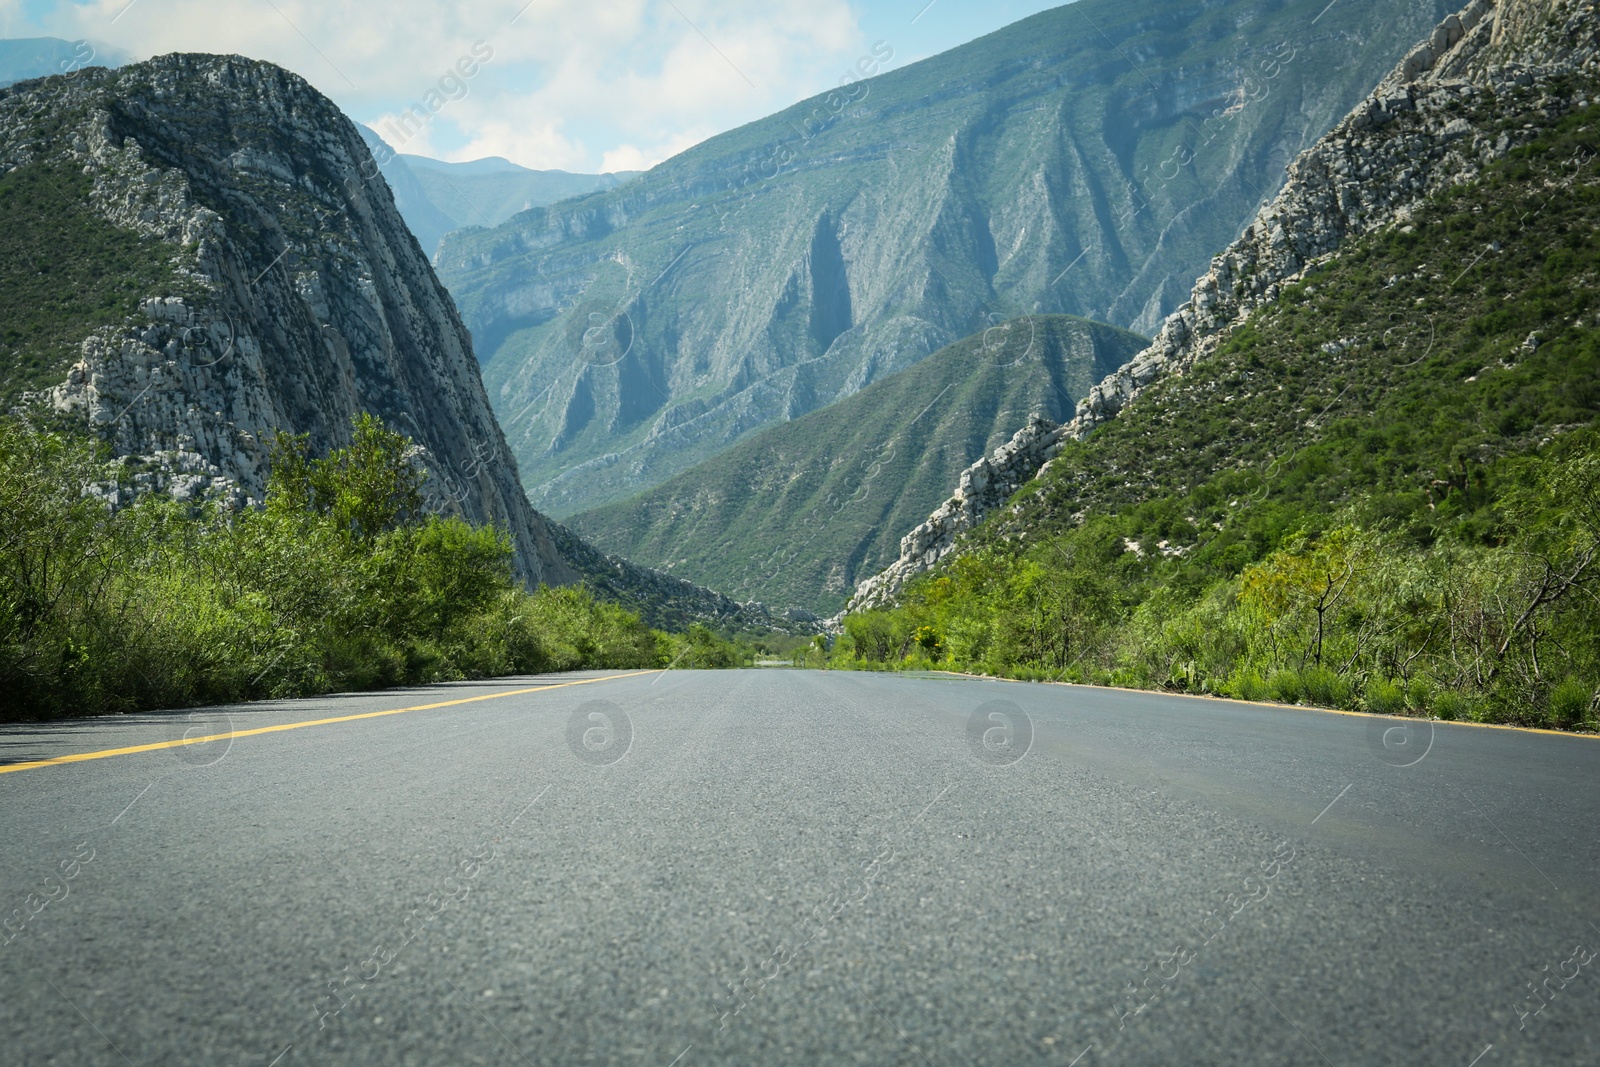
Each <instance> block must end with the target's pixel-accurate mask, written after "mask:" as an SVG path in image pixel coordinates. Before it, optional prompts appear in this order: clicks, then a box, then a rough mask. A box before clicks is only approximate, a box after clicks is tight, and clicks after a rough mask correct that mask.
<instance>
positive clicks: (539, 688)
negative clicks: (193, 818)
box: [0, 671, 658, 774]
mask: <svg viewBox="0 0 1600 1067" xmlns="http://www.w3.org/2000/svg"><path fill="white" fill-rule="evenodd" d="M656 673H658V672H656V671H634V672H632V673H631V674H610V675H607V676H605V677H604V678H580V679H579V680H578V681H575V682H554V683H551V684H550V685H536V686H534V687H532V688H531V689H508V690H506V691H505V692H503V693H485V694H483V695H482V696H475V697H462V698H461V699H460V700H441V701H440V702H439V703H437V704H417V705H415V706H413V707H409V708H390V709H388V710H387V711H364V712H362V713H361V714H359V715H340V716H338V717H337V718H333V719H312V720H310V721H309V722H286V723H280V724H279V725H277V726H261V727H258V728H256V729H254V730H235V731H233V732H231V733H226V734H210V735H209V736H206V737H186V738H181V739H179V740H177V741H158V742H156V743H155V744H150V745H133V746H130V747H128V748H105V749H101V750H100V751H98V752H78V753H74V754H73V755H70V756H54V757H52V758H50V759H41V760H32V761H30V762H28V763H11V764H7V765H4V766H0V774H10V773H11V772H12V771H25V770H28V769H30V768H33V767H54V766H56V765H58V764H62V763H82V762H84V761H85V760H96V759H106V758H107V757H109V756H130V755H132V754H134V753H135V752H155V751H157V750H159V749H163V748H179V747H182V746H183V745H203V744H205V743H206V742H207V741H225V740H231V739H232V738H235V737H254V736H256V735H257V734H275V733H278V732H279V731H280V730H299V729H302V728H304V727H307V726H327V725H329V724H331V723H336V722H355V721H356V720H357V719H377V718H380V717H382V716H384V715H402V714H404V713H406V712H408V711H430V710H432V709H433V708H450V707H455V706H456V705H458V704H473V703H476V702H477V701H480V700H498V699H499V698H501V697H516V696H523V695H524V694H527V693H542V692H544V691H545V690H547V689H565V688H566V687H567V686H569V685H588V684H589V683H590V682H614V681H616V680H617V679H619V678H637V677H639V676H640V675H641V674H656Z"/></svg>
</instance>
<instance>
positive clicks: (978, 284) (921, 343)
mask: <svg viewBox="0 0 1600 1067" xmlns="http://www.w3.org/2000/svg"><path fill="white" fill-rule="evenodd" d="M1445 10H1446V9H1445V7H1444V6H1443V4H1442V3H1436V2H1432V0H1430V2H1428V3H1423V4H1416V3H1404V2H1400V0H1357V2H1353V3H1352V2H1348V0H1347V2H1345V3H1340V4H1334V5H1329V4H1327V3H1326V0H1297V2H1288V3H1286V2H1283V0H1186V2H1181V3H1173V2H1171V0H1133V2H1126V0H1082V2H1080V3H1075V4H1072V5H1069V6H1066V7H1062V8H1058V9H1055V10H1052V11H1048V12H1044V13H1042V14H1039V15H1036V16H1034V17H1032V18H1030V19H1027V20H1024V21H1022V22H1019V23H1017V24H1015V25H1013V26H1010V27H1007V28H1005V29H1003V30H1001V31H999V32H997V33H994V34H991V35H989V36H986V37H984V38H981V39H979V40H977V41H973V42H971V43H969V44H966V45H963V46H961V47H960V48H956V49H953V50H951V51H950V52H947V53H944V54H942V55H940V56H936V57H933V58H931V59H928V60H925V61H922V62H920V63H916V64H914V65H910V66H907V67H905V68H903V69H898V70H891V69H888V68H889V67H891V66H892V64H893V56H894V42H892V41H884V42H879V43H878V44H877V45H876V46H875V47H874V49H873V51H872V53H871V54H869V55H865V56H863V57H862V58H861V61H860V62H859V63H858V64H856V65H855V67H854V68H853V69H852V70H851V71H849V72H847V75H846V77H845V78H843V79H841V81H842V82H843V83H844V84H843V85H842V86H841V88H839V89H838V90H837V91H834V92H830V93H827V94H824V95H822V96H818V97H815V98H812V99H810V100H807V101H804V102H802V103H800V104H797V105H796V106H794V107H792V108H789V109H787V110H785V111H783V112H780V113H778V114H776V115H774V116H771V117H770V118H768V119H764V120H762V121H760V122H756V123H752V124H750V125H748V126H745V127H743V128H740V129H738V130H734V131H731V132H729V133H725V134H722V135H720V136H718V137H714V138H712V139H710V140H708V141H706V142H704V143H702V144H700V145H697V146H696V147H694V148H692V149H690V150H688V151H686V152H684V153H682V154H680V155H679V156H676V157H674V158H673V159H671V160H668V161H667V162H665V163H663V164H661V165H659V166H657V167H656V168H654V169H653V170H651V171H650V172H649V173H647V174H646V175H644V176H642V177H640V178H638V179H636V180H634V181H632V182H630V183H628V184H627V185H625V186H623V187H621V188H619V189H615V190H611V191H608V192H604V193H598V194H595V195H592V196H589V197H584V198H581V199H578V200H573V201H568V202H565V203H563V204H560V205H556V206H553V207H548V208H544V209H536V210H533V211H530V212H525V213H523V214H521V215H518V216H516V217H515V218H513V219H511V220H510V221H508V222H506V223H505V224H503V225H501V226H499V227H496V228H494V229H490V230H484V231H481V232H475V231H464V232H462V233H460V234H457V235H455V236H453V237H452V238H451V239H450V240H448V241H446V242H445V245H444V246H443V247H442V248H441V250H440V253H439V256H438V265H439V269H440V273H441V276H442V277H443V278H444V280H445V282H446V284H448V285H449V286H450V289H451V292H452V293H454V294H455V296H456V298H457V300H458V301H459V302H460V305H461V308H462V312H463V315H464V317H465V318H466V321H467V323H468V326H469V327H470V328H471V330H472V332H473V336H474V338H475V341H476V343H477V345H478V349H479V352H480V355H481V356H482V358H483V359H484V360H485V369H484V375H485V381H486V384H487V385H488V388H489V392H490V398H491V401H492V403H493V404H494V405H495V408H496V411H497V412H499V413H500V415H501V419H502V423H503V425H504V426H505V428H506V433H507V438H508V441H509V442H510V444H511V447H512V449H513V451H514V452H515V453H516V455H517V458H518V460H519V463H520V464H521V469H522V471H523V474H524V478H525V479H526V483H527V486H528V488H529V491H530V494H531V495H532V499H533V500H534V502H535V504H536V505H537V506H539V507H541V508H543V509H545V510H547V511H550V512H551V513H552V514H556V515H570V514H574V513H576V512H577V511H580V510H584V509H587V508H592V507H595V506H597V505H600V504H603V503H606V502H610V501H615V500H620V499H623V498H625V497H628V496H631V495H633V494H634V493H637V492H638V491H639V490H640V489H642V488H646V487H649V486H651V485H655V484H659V483H660V482H662V481H664V480H666V479H667V478H669V477H671V476H672V475H673V474H675V473H677V472H678V471H681V470H684V469H687V468H688V467H690V466H692V465H694V464H695V463H698V462H700V461H702V460H705V459H707V458H709V457H710V456H712V455H714V454H716V453H717V452H719V451H721V450H722V449H725V448H727V447H729V446H730V445H731V444H733V443H734V442H736V441H738V440H739V439H741V438H742V437H744V436H746V435H748V434H750V433H752V432H754V431H756V430H758V429H760V428H761V427H763V426H766V425H770V424H773V423H776V422H780V421H784V420H788V419H793V418H796V417H798V416H800V415H803V414H805V413H806V412H808V411H811V410H814V409H816V408H819V407H822V406H824V405H826V404H828V403H830V402H832V401H834V400H837V399H841V398H843V397H845V396H848V395H850V394H851V393H853V392H855V391H857V390H859V389H861V388H862V387H863V386H865V385H867V384H870V383H871V382H873V381H875V380H877V379H878V378H881V377H883V376H885V375H887V374H890V373H893V372H894V371H896V370H900V369H903V368H905V367H907V366H910V365H911V364H913V363H915V362H917V361H918V360H920V359H922V358H923V357H925V356H926V355H928V354H929V353H931V352H933V351H935V350H937V349H939V348H940V347H942V346H944V345H946V344H949V343H951V342H953V341H955V340H957V339H959V338H961V337H964V336H967V335H969V334H972V333H974V332H976V331H979V330H982V329H984V328H986V327H987V326H989V325H990V324H992V323H993V322H994V321H997V320H998V319H1001V318H1014V317H1016V316H1019V315H1024V314H1033V313H1041V314H1055V313H1066V314H1075V315H1082V316H1086V317H1090V318H1095V319H1099V320H1101V321H1106V322H1110V323H1115V324H1117V325H1121V326H1125V327H1130V328H1133V329H1135V330H1139V331H1141V332H1149V331H1150V330H1153V329H1154V327H1155V326H1156V325H1158V324H1159V323H1160V322H1161V320H1162V318H1163V317H1164V316H1165V314H1166V313H1167V312H1168V311H1170V310H1171V309H1172V307H1173V306H1175V304H1176V303H1177V302H1178V301H1180V300H1181V299H1182V296H1183V294H1184V293H1185V292H1186V291H1187V288H1188V285H1189V282H1190V279H1192V278H1193V277H1194V275H1195V274H1196V273H1197V272H1198V271H1200V270H1202V269H1203V268H1204V266H1205V264H1206V262H1207V261H1208V259H1209V258H1210V255H1211V253H1212V252H1213V251H1214V250H1215V249H1217V248H1219V247H1221V246H1222V245H1224V244H1225V243H1226V242H1227V241H1228V240H1230V239H1231V238H1232V237H1233V236H1235V235H1236V234H1237V233H1238V232H1239V229H1240V228H1241V227H1242V226H1243V225H1244V223H1245V222H1246V221H1248V219H1249V218H1250V217H1252V215H1253V214H1254V213H1255V211H1256V209H1257V207H1258V206H1259V205H1260V204H1261V202H1262V201H1263V200H1264V199H1266V198H1267V197H1268V196H1270V194H1271V193H1272V192H1273V191H1274V190H1275V189H1276V188H1277V186H1278V184H1279V182H1280V180H1281V176H1282V170H1283V167H1284V166H1285V165H1286V164H1287V163H1288V162H1289V160H1290V159H1292V158H1293V157H1294V155H1295V154H1296V153H1298V152H1299V151H1300V150H1301V149H1302V148H1304V147H1305V146H1306V145H1308V144H1309V143H1311V142H1312V141H1313V140H1315V139H1316V137H1317V136H1319V135H1320V134H1321V133H1322V132H1323V131H1324V130H1326V129H1327V128H1328V126H1330V125H1331V124H1332V123H1333V121H1334V120H1335V119H1336V118H1337V117H1338V116H1339V115H1341V114H1343V113H1344V112H1345V111H1346V110H1348V109H1349V107H1350V106H1351V105H1352V104H1353V103H1355V102H1356V100H1358V99H1359V98H1360V96H1361V95H1362V94H1363V93H1365V92H1366V91H1367V90H1368V89H1369V88H1370V87H1371V85H1372V84H1373V83H1374V82H1376V81H1377V80H1378V78H1379V77H1381V76H1382V74H1383V72H1384V71H1386V70H1387V69H1389V68H1390V67H1391V66H1392V65H1393V63H1394V62H1395V60H1396V59H1398V58H1399V57H1400V56H1401V55H1402V54H1403V53H1404V51H1405V49H1406V48H1408V47H1409V46H1410V45H1411V43H1412V42H1414V41H1415V40H1416V39H1417V37H1418V36H1420V35H1421V34H1423V33H1425V32H1426V31H1427V29H1428V28H1429V27H1431V26H1432V25H1433V24H1434V22H1435V21H1436V20H1437V19H1438V18H1439V17H1441V16H1442V15H1443V14H1444V13H1445ZM863 79H864V80H863Z"/></svg>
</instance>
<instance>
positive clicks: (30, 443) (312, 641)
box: [0, 416, 742, 718]
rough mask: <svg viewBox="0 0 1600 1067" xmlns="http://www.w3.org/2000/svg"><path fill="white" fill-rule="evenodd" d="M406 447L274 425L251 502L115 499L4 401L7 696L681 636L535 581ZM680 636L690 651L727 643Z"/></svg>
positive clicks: (47, 699) (380, 438)
mask: <svg viewBox="0 0 1600 1067" xmlns="http://www.w3.org/2000/svg"><path fill="white" fill-rule="evenodd" d="M409 448H410V442H408V441H407V440H406V439H405V438H403V437H401V436H400V435H398V434H394V433H391V432H389V431H388V430H386V429H385V428H384V427H383V425H382V423H381V422H379V421H378V420H376V419H371V418H367V417H365V416H363V417H361V418H359V419H358V420H357V422H356V425H355V435H354V440H353V442H352V444H351V445H350V446H349V447H347V448H344V449H339V450H336V451H335V452H334V453H333V454H331V455H330V456H328V457H326V458H323V459H312V458H310V457H309V456H308V455H307V453H306V444H305V439H304V438H293V437H287V436H281V435H280V437H279V438H278V441H277V447H276V448H275V450H274V453H273V464H274V465H273V470H272V476H271V478H270V479H269V483H268V488H267V504H266V507H265V508H264V509H262V510H258V511H257V510H250V511H243V512H231V511H226V510H220V509H217V508H214V507H210V506H203V507H193V506H190V505H186V504H179V503H177V502H174V501H172V500H170V499H165V498H161V497H158V496H146V497H145V498H143V499H141V500H140V501H139V502H138V503H137V504H135V505H134V506H132V507H128V508H124V509H122V510H121V511H116V512H113V511H111V510H110V509H108V508H107V507H106V506H105V505H103V504H102V503H100V502H99V501H98V500H97V499H96V498H95V497H93V496H92V495H89V494H88V493H86V488H87V487H89V486H91V485H93V484H95V483H104V482H107V481H110V480H114V479H115V477H116V470H115V469H113V468H108V467H107V466H106V465H105V464H103V463H102V462H101V460H100V459H99V458H97V456H96V453H95V449H94V447H93V446H92V445H91V444H90V443H89V442H86V441H81V440H76V439H73V438H72V437H70V436H65V435H63V434H61V433H54V432H49V431H45V430H40V429H37V428H34V427H31V426H28V425H26V424H24V423H21V422H20V421H17V420H14V419H0V692H4V693H5V694H6V712H7V714H8V717H17V718H49V717H52V716H57V715H64V714H92V713H95V712H105V711H134V710H139V709H143V708H154V707H182V706H192V705H194V704H209V703H225V702H231V701H238V700H249V699H256V698H261V697H288V696H300V695H306V694H313V693H320V692H326V691H329V690H333V689H347V690H348V689H372V688H379V687H384V686H391V685H402V684H414V683H419V682H433V681H444V680H454V679H462V678H476V677H486V676H491V675H497V674H508V673H524V672H526V673H531V672H541V671H550V670H572V669H581V668H619V669H620V668H649V667H659V666H665V664H666V663H667V661H668V657H667V655H666V653H667V652H669V651H671V650H672V649H673V648H674V647H675V646H674V644H673V641H674V640H682V639H669V638H668V637H667V635H664V634H661V633H658V632H656V631H654V630H651V629H650V628H649V627H647V626H645V625H644V624H643V623H642V622H641V621H640V620H639V618H638V616H636V615H634V614H632V613H630V612H628V611H625V610H623V609H622V608H620V607H617V606H616V605H614V604H608V603H603V602H599V601H596V600H595V599H594V597H593V596H592V595H590V594H589V592H588V591H586V590H584V589H576V588H563V589H544V588H541V589H540V590H538V591H537V592H535V593H532V594H529V593H527V592H526V591H524V590H522V589H521V588H518V587H517V586H516V585H515V584H514V583H513V581H512V577H511V570H510V558H511V546H510V542H509V540H508V539H507V537H506V536H505V534H504V533H502V532H501V531H498V530H495V529H492V528H484V529H473V528H472V527H470V526H468V525H467V524H466V523H464V522H462V521H460V520H458V519H442V518H439V517H437V516H431V515H425V514H423V513H422V511H421V507H420V500H421V496H420V487H421V484H422V483H421V478H422V473H421V472H420V471H419V470H417V469H416V468H414V467H413V465H412V463H411V460H410V458H409V454H408V453H409ZM688 641H689V644H690V646H692V647H693V648H694V649H697V650H698V660H697V662H698V665H702V666H729V665H736V664H737V663H739V662H742V658H741V657H742V653H738V652H737V651H736V650H734V646H732V645H731V644H729V643H727V642H723V641H721V640H720V639H718V638H715V637H714V636H712V635H710V634H709V632H707V634H706V635H704V637H702V636H701V635H691V636H690V638H689V639H688Z"/></svg>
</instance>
